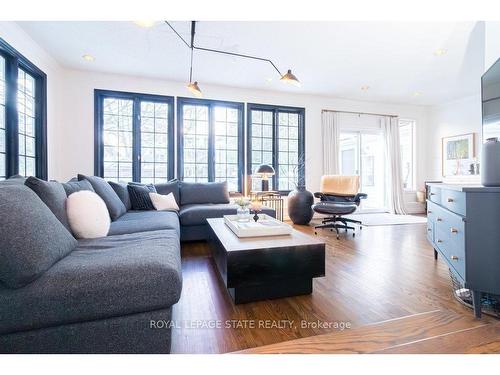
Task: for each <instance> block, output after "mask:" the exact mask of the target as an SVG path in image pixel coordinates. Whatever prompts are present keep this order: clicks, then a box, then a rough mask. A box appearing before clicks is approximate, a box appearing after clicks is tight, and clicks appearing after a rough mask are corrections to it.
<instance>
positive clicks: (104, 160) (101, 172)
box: [94, 90, 174, 183]
mask: <svg viewBox="0 0 500 375" xmlns="http://www.w3.org/2000/svg"><path fill="white" fill-rule="evenodd" d="M94 97H95V174H96V175H98V176H101V177H104V178H106V179H108V180H114V181H140V182H143V183H156V182H161V181H166V180H169V179H172V178H173V177H174V157H173V156H174V149H173V148H174V142H173V139H174V138H173V137H174V135H173V121H174V118H173V103H174V99H173V97H170V96H161V95H150V94H138V93H128V92H119V91H108V90H95V91H94Z"/></svg>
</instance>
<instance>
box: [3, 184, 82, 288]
mask: <svg viewBox="0 0 500 375" xmlns="http://www.w3.org/2000/svg"><path fill="white" fill-rule="evenodd" d="M76 245H77V241H76V240H75V239H74V238H73V236H72V235H71V233H70V232H69V231H68V230H67V229H66V228H64V226H63V225H62V224H61V222H60V221H59V220H57V218H56V217H55V216H54V214H53V213H52V212H51V211H50V210H49V208H48V207H47V206H46V205H45V204H44V203H43V202H42V201H41V199H40V198H39V197H38V196H37V195H36V194H35V192H33V191H32V190H31V189H30V188H28V187H27V186H24V185H15V186H14V185H12V186H4V187H2V188H1V189H0V281H1V282H2V283H3V284H4V285H6V286H8V287H10V288H20V287H23V286H25V285H27V284H29V283H30V282H32V281H33V280H35V279H36V278H37V277H39V276H40V275H42V274H43V273H44V272H45V271H47V270H48V269H49V268H50V267H52V265H53V264H54V263H56V262H57V261H59V260H60V259H62V258H64V257H65V256H66V255H68V254H69V253H70V252H71V251H72V250H73V249H74V248H75V247H76Z"/></svg>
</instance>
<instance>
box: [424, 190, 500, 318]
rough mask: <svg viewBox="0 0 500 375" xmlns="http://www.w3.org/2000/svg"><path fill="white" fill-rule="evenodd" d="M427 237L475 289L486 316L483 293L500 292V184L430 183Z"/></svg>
mask: <svg viewBox="0 0 500 375" xmlns="http://www.w3.org/2000/svg"><path fill="white" fill-rule="evenodd" d="M427 185H428V189H427V191H428V196H427V238H428V240H429V241H430V242H431V244H432V246H433V247H434V256H435V257H436V259H437V258H438V254H440V255H441V258H442V259H443V260H444V261H445V262H446V263H447V265H448V266H449V268H450V270H451V271H452V272H453V273H454V275H455V276H456V277H457V278H458V279H459V280H461V281H462V282H463V284H464V285H465V288H467V289H469V290H471V292H472V300H473V304H474V315H475V316H476V317H477V318H480V317H481V296H482V294H483V293H490V294H498V295H500V187H484V186H481V185H459V184H442V183H428V184H427Z"/></svg>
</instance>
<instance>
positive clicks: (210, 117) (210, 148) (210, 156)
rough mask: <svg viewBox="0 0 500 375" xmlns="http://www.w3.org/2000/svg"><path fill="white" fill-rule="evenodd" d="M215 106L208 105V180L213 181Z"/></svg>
mask: <svg viewBox="0 0 500 375" xmlns="http://www.w3.org/2000/svg"><path fill="white" fill-rule="evenodd" d="M214 111H215V106H214V105H213V104H209V105H208V181H210V182H213V181H215V114H214Z"/></svg>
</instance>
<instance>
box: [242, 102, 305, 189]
mask: <svg viewBox="0 0 500 375" xmlns="http://www.w3.org/2000/svg"><path fill="white" fill-rule="evenodd" d="M247 115H248V130H247V137H248V140H247V142H248V147H247V152H248V154H247V168H248V174H252V173H253V172H254V171H255V170H256V169H257V167H258V166H259V165H261V164H269V165H272V166H273V167H274V169H275V171H276V174H275V175H274V176H273V177H272V178H270V179H269V184H270V186H272V189H273V190H275V191H280V192H282V193H286V192H289V191H290V190H292V189H294V187H295V184H296V183H299V182H300V183H305V169H304V152H305V137H304V134H305V132H304V124H305V110H304V108H295V107H284V106H272V105H263V104H248V105H247ZM260 186H261V184H260V180H259V179H258V178H252V183H251V190H252V191H259V190H260Z"/></svg>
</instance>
